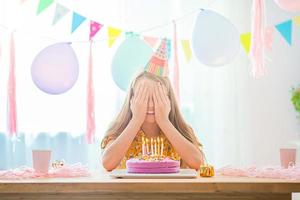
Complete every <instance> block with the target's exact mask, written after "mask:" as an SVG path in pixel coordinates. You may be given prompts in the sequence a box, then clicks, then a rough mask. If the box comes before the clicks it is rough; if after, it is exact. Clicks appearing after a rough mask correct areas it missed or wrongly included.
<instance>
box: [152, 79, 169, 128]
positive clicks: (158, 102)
mask: <svg viewBox="0 0 300 200" xmlns="http://www.w3.org/2000/svg"><path fill="white" fill-rule="evenodd" d="M153 101H154V105H155V106H154V108H155V121H156V123H157V124H158V125H162V123H165V122H166V121H168V120H169V114H170V111H171V103H170V99H169V97H168V96H167V94H166V91H164V90H163V87H162V85H161V84H160V83H157V84H155V88H154V93H153Z"/></svg>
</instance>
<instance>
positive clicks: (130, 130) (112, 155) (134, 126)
mask: <svg viewBox="0 0 300 200" xmlns="http://www.w3.org/2000/svg"><path fill="white" fill-rule="evenodd" d="M140 126H141V125H140V122H138V121H136V120H134V119H131V120H130V122H129V123H128V125H127V127H126V128H125V129H124V131H123V132H122V133H121V134H120V135H119V136H118V137H117V138H116V139H115V140H113V141H111V142H109V143H108V144H107V147H106V148H105V150H104V152H103V154H102V165H103V167H104V168H105V169H106V170H107V171H111V170H113V169H115V168H116V167H117V166H118V165H119V164H120V162H121V161H122V159H123V158H124V156H125V154H126V152H127V150H128V148H129V147H130V145H131V143H132V141H133V139H134V137H135V135H136V134H137V132H138V131H139V130H140Z"/></svg>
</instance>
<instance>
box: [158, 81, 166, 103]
mask: <svg viewBox="0 0 300 200" xmlns="http://www.w3.org/2000/svg"><path fill="white" fill-rule="evenodd" d="M158 88H159V93H160V97H161V99H162V101H163V102H164V103H167V98H166V94H165V92H164V90H163V87H162V85H161V84H160V85H159V87H158Z"/></svg>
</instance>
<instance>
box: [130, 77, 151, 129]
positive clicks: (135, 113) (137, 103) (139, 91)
mask: <svg viewBox="0 0 300 200" xmlns="http://www.w3.org/2000/svg"><path fill="white" fill-rule="evenodd" d="M148 98H149V85H147V84H145V83H144V82H142V83H140V84H138V85H137V88H136V91H135V92H134V95H133V97H132V98H131V100H130V109H131V112H132V120H134V121H136V122H138V123H139V124H140V125H142V123H143V122H144V120H145V117H146V113H147V103H148Z"/></svg>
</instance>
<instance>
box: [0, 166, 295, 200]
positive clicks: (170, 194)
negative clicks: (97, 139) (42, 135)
mask: <svg viewBox="0 0 300 200" xmlns="http://www.w3.org/2000/svg"><path fill="white" fill-rule="evenodd" d="M292 192H300V181H289V180H277V179H262V178H233V177H221V176H217V177H213V178H201V177H198V178H195V179H113V178H110V177H109V176H108V174H107V173H101V172H97V173H95V174H94V175H93V176H92V177H86V178H59V179H34V180H32V179H31V180H22V181H1V180H0V199H1V200H2V199H3V200H4V199H5V200H6V199H69V200H71V199H72V200H73V199H85V200H89V199H174V200H175V199H188V200H193V199H247V200H249V199H256V200H258V199H266V200H269V199H272V200H274V199H275V200H276V199H291V193H292Z"/></svg>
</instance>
